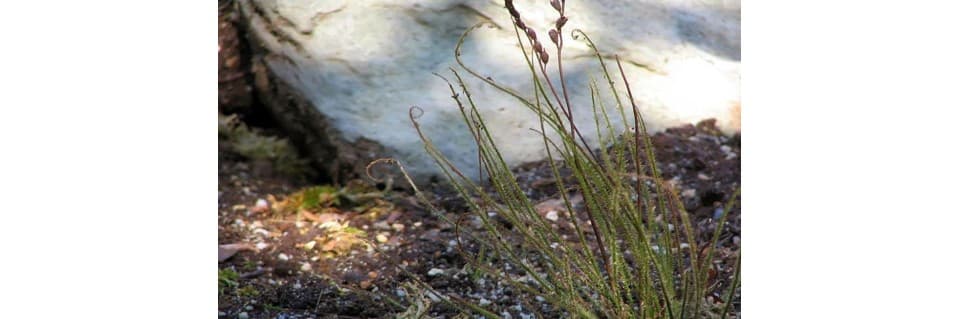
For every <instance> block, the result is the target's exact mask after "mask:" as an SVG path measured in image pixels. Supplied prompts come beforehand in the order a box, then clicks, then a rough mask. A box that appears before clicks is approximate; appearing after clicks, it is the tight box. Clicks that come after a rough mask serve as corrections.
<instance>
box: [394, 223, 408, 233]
mask: <svg viewBox="0 0 960 319" xmlns="http://www.w3.org/2000/svg"><path fill="white" fill-rule="evenodd" d="M392 227H393V229H394V230H396V231H403V229H404V228H406V227H407V226H406V225H404V224H401V223H396V224H393V225H392Z"/></svg>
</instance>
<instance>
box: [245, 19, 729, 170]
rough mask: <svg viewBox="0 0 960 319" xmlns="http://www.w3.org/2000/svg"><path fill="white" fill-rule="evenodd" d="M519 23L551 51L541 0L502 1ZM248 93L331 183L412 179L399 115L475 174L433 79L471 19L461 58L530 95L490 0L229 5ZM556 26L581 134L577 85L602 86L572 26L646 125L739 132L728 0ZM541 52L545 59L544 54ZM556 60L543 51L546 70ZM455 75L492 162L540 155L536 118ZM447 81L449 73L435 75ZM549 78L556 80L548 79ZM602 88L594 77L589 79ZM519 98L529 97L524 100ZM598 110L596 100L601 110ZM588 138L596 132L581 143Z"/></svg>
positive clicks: (410, 140)
mask: <svg viewBox="0 0 960 319" xmlns="http://www.w3.org/2000/svg"><path fill="white" fill-rule="evenodd" d="M515 3H516V7H517V9H518V10H519V12H520V13H521V14H522V15H523V17H524V19H525V22H526V23H527V25H529V26H531V27H533V28H534V29H535V30H536V31H537V33H538V35H539V37H540V41H541V42H543V43H544V44H545V45H547V46H548V47H551V49H550V50H548V51H549V52H551V53H553V52H555V51H553V49H552V44H550V41H549V40H548V38H547V31H548V30H549V28H550V26H551V25H552V24H553V23H554V21H555V20H556V18H557V13H556V11H554V10H553V9H552V8H551V7H550V4H549V1H547V0H541V1H520V0H518V1H515ZM239 5H240V7H241V11H242V12H243V13H244V16H245V17H246V22H247V25H248V27H249V32H250V37H251V39H252V40H253V41H254V43H257V48H256V49H257V50H259V51H260V52H261V54H262V55H261V56H262V58H261V59H259V60H257V61H255V65H254V71H255V72H256V73H257V81H256V84H257V87H258V90H259V91H260V92H259V94H260V96H261V99H263V100H266V101H267V104H268V105H269V106H270V107H271V108H272V109H273V111H274V112H275V113H276V115H277V116H278V117H279V118H280V121H281V123H282V124H283V125H285V126H286V127H287V128H288V130H292V131H296V132H299V134H298V136H299V138H300V140H301V142H304V143H305V144H306V145H308V146H309V149H310V150H311V153H312V155H313V156H314V158H316V159H318V160H320V161H323V162H324V163H326V164H328V165H329V169H330V172H331V174H333V175H334V177H340V178H341V179H344V178H347V177H348V176H344V175H351V176H355V175H358V174H360V173H359V172H362V170H363V167H364V166H365V164H366V163H367V162H369V161H370V160H373V159H376V158H379V157H394V158H397V159H399V160H400V161H401V162H403V163H404V165H405V166H406V168H407V169H408V171H409V172H411V173H412V174H413V175H415V176H416V177H417V178H418V179H420V180H423V179H424V178H427V177H429V176H433V175H435V174H436V172H438V171H437V169H436V168H435V164H434V162H433V161H432V160H431V159H430V158H429V157H428V156H427V155H426V154H425V153H424V152H423V145H422V143H421V141H420V138H419V137H418V135H417V133H416V131H415V130H414V128H413V126H412V125H411V123H410V120H409V118H408V110H409V108H410V107H411V106H418V107H420V108H422V109H423V110H424V112H425V113H424V114H423V116H422V118H420V121H421V124H422V127H423V129H424V131H425V133H426V134H427V135H428V136H429V137H431V138H432V139H433V140H434V142H436V143H437V144H438V146H439V148H440V149H441V150H443V151H444V152H445V153H446V154H447V155H448V156H449V157H450V159H451V160H452V161H453V162H454V163H456V164H457V165H459V166H460V167H461V169H462V170H463V171H464V172H476V171H477V170H476V165H477V163H476V149H475V146H474V144H473V140H472V139H471V138H470V137H469V134H468V132H467V131H466V128H465V126H464V124H463V123H462V120H461V119H460V113H459V111H458V110H457V108H456V104H454V102H453V101H452V99H451V98H450V92H449V91H448V89H447V86H446V84H445V83H444V82H443V81H442V80H441V79H440V78H438V77H436V76H434V75H432V73H434V72H436V73H440V74H443V75H449V74H450V72H449V70H448V68H450V67H455V66H456V61H455V60H454V47H455V45H456V43H457V40H458V38H459V37H460V36H461V34H462V33H463V32H464V31H465V30H466V29H467V28H468V27H470V26H472V25H474V24H476V23H478V22H487V23H488V26H487V27H482V28H480V29H477V30H476V31H474V32H473V33H472V34H471V35H470V36H469V37H468V38H467V40H466V42H465V44H464V47H463V50H462V52H463V56H462V58H463V60H464V61H465V63H466V64H467V65H469V66H471V67H472V68H474V69H476V70H479V71H480V72H482V73H483V74H485V75H487V76H489V77H491V78H492V79H494V80H495V81H497V82H500V83H505V84H507V86H510V87H513V88H515V89H517V90H518V91H519V92H532V89H531V88H532V84H531V83H530V75H529V73H527V70H528V68H527V66H526V64H525V62H524V61H523V59H522V56H521V53H520V51H519V47H518V44H517V40H516V35H515V33H514V28H513V26H512V22H511V20H510V16H509V14H508V12H507V10H506V9H504V6H503V2H502V1H487V0H484V1H481V0H460V1H447V0H423V1H415V0H392V1H391V0H314V1H309V0H303V1H276V0H251V1H241V2H240V4H239ZM567 16H568V17H569V22H568V23H567V25H566V26H565V27H564V30H565V31H564V33H565V34H564V37H565V39H566V45H565V48H564V69H565V73H566V75H567V79H568V81H569V83H570V84H571V86H570V88H571V92H570V93H571V94H572V101H571V103H572V104H573V107H574V109H575V112H574V113H575V114H576V115H575V116H576V117H577V118H578V119H580V120H579V121H578V123H580V124H578V126H579V127H581V128H582V130H583V132H595V131H594V130H593V129H592V127H593V125H592V123H593V122H592V121H593V120H592V118H591V104H590V94H589V90H588V89H587V83H588V81H589V79H590V77H593V78H595V79H598V80H602V78H601V76H602V75H601V74H600V73H599V69H598V64H597V62H596V60H595V59H594V58H593V57H592V55H591V52H590V51H589V49H588V48H587V46H586V44H585V43H583V42H582V41H575V40H573V39H571V37H570V31H571V30H574V29H581V30H583V31H584V32H586V33H587V34H588V35H589V36H590V37H591V39H593V40H594V42H595V43H596V44H597V46H598V47H599V48H600V49H601V50H602V51H604V52H605V53H608V54H609V56H612V55H613V54H618V55H620V56H621V58H622V60H623V62H624V63H623V65H624V68H625V73H626V74H627V76H628V79H629V80H630V83H631V87H632V89H633V93H634V98H635V100H636V102H637V104H638V105H639V106H640V109H641V111H642V112H643V114H644V116H645V119H646V120H647V123H648V127H649V129H650V130H653V131H656V130H661V129H664V128H666V127H669V126H674V125H679V124H685V123H691V122H696V121H698V120H702V119H705V118H717V119H718V124H719V126H720V127H721V129H723V130H725V131H727V132H733V131H738V130H739V129H740V124H739V121H740V73H739V72H740V62H739V61H740V2H739V1H700V0H673V1H648V0H633V1H622V0H589V1H587V0H570V1H567ZM552 55H553V54H552ZM555 61H556V57H555V56H551V64H550V65H551V66H555ZM464 74H465V78H467V83H468V86H469V87H470V88H471V89H472V93H473V98H474V100H475V101H476V103H477V104H478V106H479V107H480V108H481V110H482V112H483V115H484V116H485V119H486V120H487V121H488V124H489V126H490V127H491V131H492V132H493V133H494V135H495V136H494V137H495V138H496V139H497V140H498V141H499V145H500V150H501V151H502V153H503V155H504V157H505V158H506V160H507V161H508V162H509V163H511V164H513V165H518V164H521V163H524V162H529V161H535V160H540V159H542V158H543V156H544V155H543V154H544V153H543V145H542V140H541V139H540V138H539V137H538V136H537V135H536V133H534V132H532V131H531V130H530V129H531V128H539V124H538V122H537V118H536V116H535V115H534V113H532V112H531V111H529V110H528V109H526V108H525V107H523V106H522V105H520V104H519V103H517V101H516V100H515V99H513V98H512V97H509V96H507V95H505V94H502V93H500V92H498V91H496V90H494V89H493V88H492V87H489V86H487V85H484V84H482V83H481V81H479V80H478V79H475V78H472V77H470V76H469V75H466V73H464ZM448 77H449V76H448ZM554 78H556V76H554ZM602 83H603V82H602V81H601V84H602ZM531 95H532V93H531ZM608 104H609V103H608ZM587 138H588V140H589V141H590V142H591V143H595V140H596V138H593V137H592V135H591V134H588V136H587Z"/></svg>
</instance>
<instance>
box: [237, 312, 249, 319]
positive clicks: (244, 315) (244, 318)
mask: <svg viewBox="0 0 960 319" xmlns="http://www.w3.org/2000/svg"><path fill="white" fill-rule="evenodd" d="M237 319H250V315H248V314H247V312H246V311H244V312H241V313H239V314H237Z"/></svg>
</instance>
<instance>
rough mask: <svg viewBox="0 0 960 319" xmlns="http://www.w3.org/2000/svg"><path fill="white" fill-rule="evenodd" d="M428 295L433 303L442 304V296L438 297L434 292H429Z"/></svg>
mask: <svg viewBox="0 0 960 319" xmlns="http://www.w3.org/2000/svg"><path fill="white" fill-rule="evenodd" d="M426 295H427V297H428V298H430V300H432V301H433V302H440V296H437V294H435V293H433V291H427V293H426Z"/></svg>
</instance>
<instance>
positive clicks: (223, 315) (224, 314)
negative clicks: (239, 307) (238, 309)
mask: <svg viewBox="0 0 960 319" xmlns="http://www.w3.org/2000/svg"><path fill="white" fill-rule="evenodd" d="M217 316H220V317H226V316H227V313H226V312H223V311H221V312H220V313H218V314H217Z"/></svg>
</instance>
